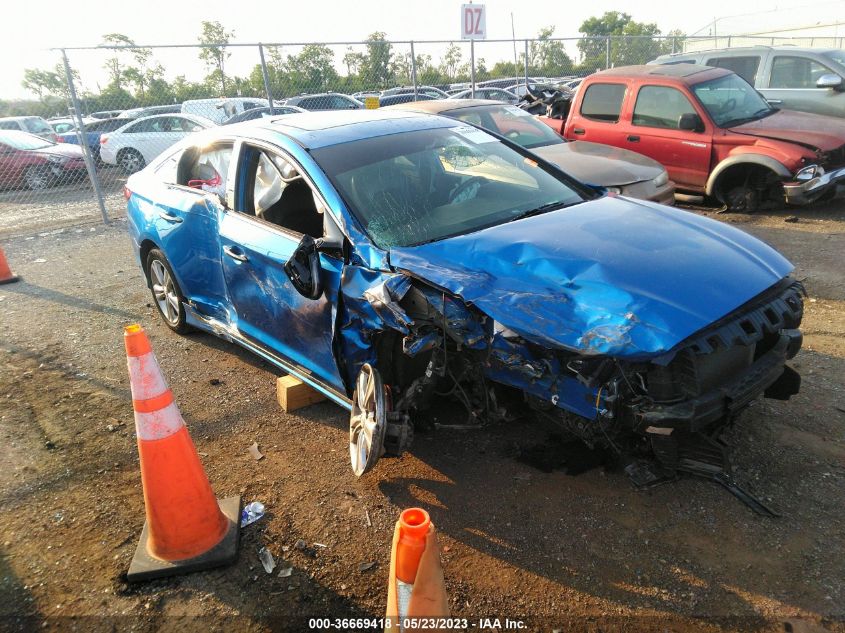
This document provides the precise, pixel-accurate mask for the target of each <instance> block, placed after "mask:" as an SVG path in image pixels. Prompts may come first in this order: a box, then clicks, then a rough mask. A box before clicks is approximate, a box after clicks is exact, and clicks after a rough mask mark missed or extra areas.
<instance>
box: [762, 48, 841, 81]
mask: <svg viewBox="0 0 845 633" xmlns="http://www.w3.org/2000/svg"><path fill="white" fill-rule="evenodd" d="M830 72H832V71H831V70H830V69H829V68H827V67H826V66H823V65H822V64H820V63H818V62H817V61H814V60H812V59H808V58H806V57H787V56H784V55H779V56H777V57H775V59H774V61H773V62H772V74H771V76H770V77H769V88H793V89H801V88H815V87H816V82H817V81H818V80H819V77H821V76H822V75H826V74H828V73H830Z"/></svg>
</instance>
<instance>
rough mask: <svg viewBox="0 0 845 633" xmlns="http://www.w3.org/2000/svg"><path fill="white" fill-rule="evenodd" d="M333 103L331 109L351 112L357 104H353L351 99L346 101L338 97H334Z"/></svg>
mask: <svg viewBox="0 0 845 633" xmlns="http://www.w3.org/2000/svg"><path fill="white" fill-rule="evenodd" d="M331 101H332V106H331V107H332V108H333V109H335V110H351V109H353V108H354V107H355V104H354V103H352V102H351V101H350V100H349V99H344V98H343V97H339V96H337V95H335V96H334V97H332V98H331Z"/></svg>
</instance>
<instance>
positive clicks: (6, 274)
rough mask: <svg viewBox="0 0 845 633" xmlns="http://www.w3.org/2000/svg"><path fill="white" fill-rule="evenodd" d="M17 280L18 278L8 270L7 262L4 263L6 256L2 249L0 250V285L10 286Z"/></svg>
mask: <svg viewBox="0 0 845 633" xmlns="http://www.w3.org/2000/svg"><path fill="white" fill-rule="evenodd" d="M17 280H18V276H17V275H16V274H14V273H13V272H12V269H11V268H9V262H7V261H6V255H5V254H4V253H3V249H2V248H0V284H10V283H12V282H13V281H17Z"/></svg>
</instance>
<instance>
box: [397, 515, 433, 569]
mask: <svg viewBox="0 0 845 633" xmlns="http://www.w3.org/2000/svg"><path fill="white" fill-rule="evenodd" d="M430 525H431V518H430V517H429V516H428V512H426V511H425V510H423V509H422V508H408V509H407V510H405V511H403V512H402V514H400V515H399V544H398V545H397V546H396V579H397V580H401V581H402V582H404V583H407V584H409V585H412V584H414V580H415V579H416V577H417V568H418V567H419V565H420V558H421V557H422V555H423V552H424V551H425V539H426V536H427V535H428V528H429V526H430Z"/></svg>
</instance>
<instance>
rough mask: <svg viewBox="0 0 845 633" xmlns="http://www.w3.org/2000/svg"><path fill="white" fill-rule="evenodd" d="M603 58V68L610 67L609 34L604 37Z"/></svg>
mask: <svg viewBox="0 0 845 633" xmlns="http://www.w3.org/2000/svg"><path fill="white" fill-rule="evenodd" d="M604 59H605V65H604V68H605V70H607V69H608V68H610V36H609V35H608V36H606V37H605V38H604Z"/></svg>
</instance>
